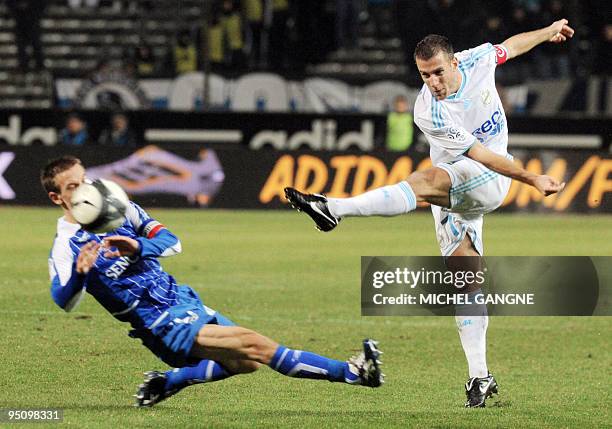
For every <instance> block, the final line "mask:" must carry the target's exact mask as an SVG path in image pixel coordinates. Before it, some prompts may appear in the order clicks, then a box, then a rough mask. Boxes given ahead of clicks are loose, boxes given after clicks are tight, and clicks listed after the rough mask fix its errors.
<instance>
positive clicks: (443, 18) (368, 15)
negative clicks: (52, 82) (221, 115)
mask: <svg viewBox="0 0 612 429" xmlns="http://www.w3.org/2000/svg"><path fill="white" fill-rule="evenodd" d="M47 3H48V2H45V1H40V0H7V5H8V6H9V9H10V10H11V11H12V13H13V15H14V17H15V20H16V26H15V32H16V36H17V37H16V40H17V44H18V45H19V60H20V64H21V66H22V68H27V63H28V61H27V57H26V48H25V47H26V46H27V45H31V46H32V48H33V49H32V51H33V58H34V60H35V62H34V63H35V64H36V66H37V67H42V62H43V58H42V55H43V54H42V51H41V48H40V41H39V38H40V24H39V21H40V19H41V18H42V17H43V16H44V9H45V6H46V4H47ZM65 4H67V5H68V6H69V7H70V8H72V9H88V10H93V9H104V8H106V9H114V10H116V11H118V12H121V11H124V12H125V13H134V12H137V13H140V12H141V13H142V14H146V13H148V12H151V11H154V10H155V9H156V8H157V7H158V6H159V4H160V3H156V2H155V1H128V0H67V2H65ZM201 4H202V5H201V11H202V12H201V16H199V17H196V18H195V19H194V18H193V17H191V18H190V19H188V20H185V21H184V22H181V23H180V25H179V28H178V30H177V32H176V34H175V37H174V42H173V46H172V49H169V50H168V53H167V55H164V56H163V57H161V58H160V57H157V56H156V55H155V54H154V51H153V49H151V46H150V44H149V43H148V40H147V34H146V32H143V33H142V34H141V35H140V39H141V41H140V44H139V46H137V47H135V48H130V49H126V52H125V59H124V60H125V63H126V64H127V65H128V66H130V67H131V68H132V69H133V71H134V73H136V74H137V75H138V76H140V77H151V76H171V75H177V74H181V73H185V72H190V71H196V70H203V69H204V68H208V67H210V69H211V70H213V71H217V72H227V73H234V72H236V73H240V72H244V71H245V70H249V71H252V70H271V71H274V72H277V73H282V72H283V71H289V72H291V71H297V72H300V71H304V70H305V68H306V66H307V65H309V64H318V63H321V62H324V61H326V59H327V58H328V57H329V54H330V53H332V52H341V53H343V54H345V55H349V56H350V55H351V54H354V55H358V52H359V50H360V44H359V43H360V40H361V39H362V38H363V37H370V38H373V39H375V40H383V39H389V38H396V39H399V40H401V46H402V50H403V52H404V61H405V63H406V65H407V66H408V67H412V68H413V65H412V63H413V61H412V51H413V49H414V46H415V44H416V42H417V41H418V40H420V39H421V38H422V37H423V36H424V35H426V34H429V33H439V34H444V35H447V36H448V37H449V38H450V39H451V41H452V42H453V44H454V46H455V48H456V50H461V49H466V48H469V47H473V46H476V45H479V44H481V43H483V42H485V41H490V42H493V43H499V42H501V41H503V40H504V39H505V38H507V37H509V36H511V35H513V34H516V33H520V32H523V31H530V30H533V29H536V28H539V27H542V26H545V25H549V24H550V23H552V22H553V21H555V20H557V19H560V18H562V17H567V18H568V19H570V22H571V24H572V25H573V26H574V27H575V28H576V30H577V36H576V39H577V41H576V42H574V43H570V44H561V45H552V44H550V45H546V46H544V47H540V48H538V49H537V50H536V51H535V52H534V53H533V54H532V56H529V57H523V58H519V59H517V60H516V61H514V62H513V65H512V66H511V67H508V68H507V70H506V71H505V72H503V73H502V74H505V76H502V79H504V78H505V79H506V80H509V81H513V80H518V81H522V80H524V79H528V78H544V79H546V78H563V77H572V76H576V75H587V74H590V73H596V74H609V73H610V67H611V66H610V64H612V60H611V58H610V52H611V49H610V44H611V41H612V20H611V16H610V15H611V12H610V7H609V4H608V2H607V1H605V0H584V1H580V2H579V1H576V0H571V1H561V0H508V1H485V0H203V1H202V2H201ZM176 7H177V10H179V9H178V8H180V7H181V1H177V2H176ZM175 18H176V17H168V19H175Z"/></svg>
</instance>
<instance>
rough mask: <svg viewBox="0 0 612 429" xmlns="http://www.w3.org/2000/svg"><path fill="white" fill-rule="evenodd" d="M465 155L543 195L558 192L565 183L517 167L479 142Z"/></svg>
mask: <svg viewBox="0 0 612 429" xmlns="http://www.w3.org/2000/svg"><path fill="white" fill-rule="evenodd" d="M466 155H467V156H468V157H469V158H471V159H473V160H474V161H478V162H480V163H481V164H483V165H484V166H486V167H488V168H490V169H491V170H493V171H496V172H497V173H499V174H503V175H504V176H507V177H511V178H512V179H515V180H518V181H520V182H523V183H527V184H528V185H531V186H533V187H535V188H536V189H537V190H538V191H540V192H541V193H542V194H543V195H545V196H547V195H551V194H554V193H556V192H560V191H561V190H563V188H564V187H565V183H560V182H559V181H557V180H556V179H555V178H553V177H550V176H546V175H541V174H535V173H531V172H529V171H527V170H525V169H524V168H521V167H519V166H518V165H516V164H515V163H514V162H512V161H510V160H509V159H507V158H505V157H503V156H500V155H498V154H496V153H495V152H492V151H490V150H489V149H487V148H486V147H484V146H483V145H482V143H480V142H476V143H475V144H474V145H472V147H471V148H470V150H468V151H467V152H466Z"/></svg>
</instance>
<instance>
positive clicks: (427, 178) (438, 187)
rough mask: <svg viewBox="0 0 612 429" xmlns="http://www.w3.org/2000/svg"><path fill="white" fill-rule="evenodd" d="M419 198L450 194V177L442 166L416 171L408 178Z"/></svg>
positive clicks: (407, 180)
mask: <svg viewBox="0 0 612 429" xmlns="http://www.w3.org/2000/svg"><path fill="white" fill-rule="evenodd" d="M406 182H408V184H409V185H410V187H411V188H412V190H413V192H414V194H415V195H416V197H417V199H425V200H426V199H427V198H431V197H439V196H443V195H446V194H448V191H449V189H450V185H451V183H450V177H449V176H448V173H446V172H445V171H444V170H442V169H441V168H428V169H427V170H423V171H415V172H414V173H412V174H411V175H410V176H408V178H407V179H406Z"/></svg>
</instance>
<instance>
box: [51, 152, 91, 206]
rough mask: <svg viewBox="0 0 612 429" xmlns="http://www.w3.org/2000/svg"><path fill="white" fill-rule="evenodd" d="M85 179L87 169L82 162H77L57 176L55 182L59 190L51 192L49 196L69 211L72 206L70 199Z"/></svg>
mask: <svg viewBox="0 0 612 429" xmlns="http://www.w3.org/2000/svg"><path fill="white" fill-rule="evenodd" d="M84 181H85V169H84V168H83V166H82V165H80V164H75V165H73V166H72V167H70V168H69V169H68V170H64V171H62V172H61V173H59V174H58V175H57V176H55V184H56V185H57V187H58V189H59V192H50V193H49V198H51V201H53V202H54V203H55V204H57V205H59V206H62V208H63V209H64V211H65V212H69V210H70V208H71V207H72V206H71V204H70V200H71V198H72V193H73V192H74V190H75V189H76V188H78V187H79V185H80V184H81V183H83V182H84Z"/></svg>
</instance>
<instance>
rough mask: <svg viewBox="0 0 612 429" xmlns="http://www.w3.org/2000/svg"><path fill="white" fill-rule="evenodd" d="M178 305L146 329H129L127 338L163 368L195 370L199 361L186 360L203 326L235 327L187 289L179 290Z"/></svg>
mask: <svg viewBox="0 0 612 429" xmlns="http://www.w3.org/2000/svg"><path fill="white" fill-rule="evenodd" d="M179 291H180V293H179V297H180V299H179V302H180V303H181V304H179V305H175V306H172V307H169V308H168V309H167V310H166V311H164V312H163V313H162V314H161V315H160V316H159V317H158V318H157V320H155V321H154V322H153V323H152V324H151V325H150V326H149V327H148V328H142V329H132V330H131V331H130V332H129V336H130V337H132V338H140V339H141V340H142V344H143V345H144V346H146V347H147V348H148V349H149V350H151V351H152V352H153V353H154V354H155V355H156V356H157V357H158V358H160V359H161V360H162V361H164V362H165V363H166V364H168V365H170V366H172V367H175V368H181V367H184V366H196V365H197V364H198V363H199V362H200V361H201V360H202V359H200V358H196V357H192V356H190V352H191V348H192V347H193V343H194V342H195V338H196V335H197V334H198V332H200V329H202V326H204V325H207V324H213V325H221V326H235V325H236V324H235V323H234V322H232V321H231V320H230V319H228V318H227V317H225V316H223V315H222V314H220V313H218V312H216V311H214V310H213V309H211V308H209V307H207V306H205V305H204V304H203V303H202V301H201V300H200V297H199V296H198V294H197V293H196V292H195V291H194V290H193V289H191V288H190V287H187V286H183V287H181V288H180V289H179Z"/></svg>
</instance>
